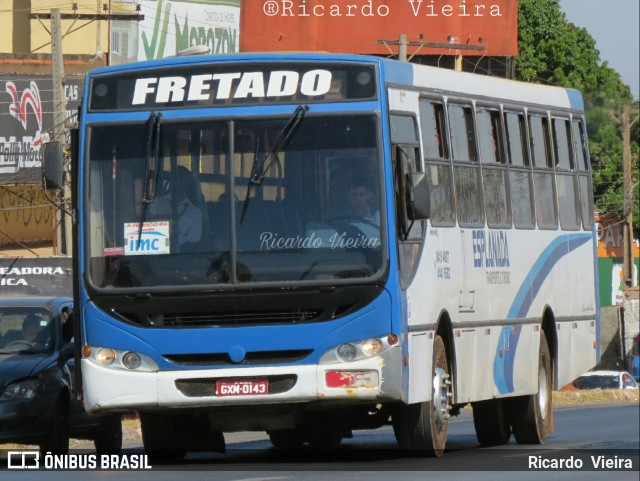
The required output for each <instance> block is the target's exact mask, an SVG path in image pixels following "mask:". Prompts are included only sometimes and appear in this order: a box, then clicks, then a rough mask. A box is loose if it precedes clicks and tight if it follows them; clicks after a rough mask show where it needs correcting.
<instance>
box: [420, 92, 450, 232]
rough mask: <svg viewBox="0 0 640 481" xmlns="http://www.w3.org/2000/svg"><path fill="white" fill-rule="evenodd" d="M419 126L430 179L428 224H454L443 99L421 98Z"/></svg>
mask: <svg viewBox="0 0 640 481" xmlns="http://www.w3.org/2000/svg"><path fill="white" fill-rule="evenodd" d="M420 128H421V130H422V140H423V142H422V143H423V146H424V161H425V164H426V174H427V179H428V182H429V200H430V204H431V215H430V220H431V224H432V225H437V226H443V225H453V224H454V223H455V220H456V217H455V211H454V208H453V179H452V175H451V162H450V160H449V143H448V139H447V134H446V127H445V114H444V105H443V104H442V102H439V101H435V100H431V99H420Z"/></svg>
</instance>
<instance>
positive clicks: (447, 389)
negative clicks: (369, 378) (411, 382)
mask: <svg viewBox="0 0 640 481" xmlns="http://www.w3.org/2000/svg"><path fill="white" fill-rule="evenodd" d="M431 386H432V393H431V400H429V401H425V402H421V403H416V404H400V405H399V406H398V410H397V412H396V414H395V415H394V416H393V431H394V433H395V436H396V440H397V441H398V444H400V446H401V447H403V448H405V449H411V450H416V451H417V452H418V453H419V454H422V455H427V456H435V457H440V456H442V455H443V454H444V448H445V444H446V442H447V432H448V430H449V417H450V411H451V379H450V374H449V364H448V362H447V353H446V350H445V347H444V342H443V340H442V337H440V336H436V338H435V339H434V341H433V358H432V363H431Z"/></svg>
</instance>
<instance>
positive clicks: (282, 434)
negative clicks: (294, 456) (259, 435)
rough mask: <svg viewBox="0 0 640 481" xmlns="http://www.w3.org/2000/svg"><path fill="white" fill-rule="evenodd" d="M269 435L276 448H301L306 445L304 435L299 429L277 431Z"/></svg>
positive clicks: (270, 432)
mask: <svg viewBox="0 0 640 481" xmlns="http://www.w3.org/2000/svg"><path fill="white" fill-rule="evenodd" d="M267 434H268V435H269V439H270V440H271V444H273V446H274V447H276V448H287V449H292V448H300V447H302V445H303V444H304V433H302V432H301V431H300V430H299V429H277V430H275V431H269V432H268V433H267Z"/></svg>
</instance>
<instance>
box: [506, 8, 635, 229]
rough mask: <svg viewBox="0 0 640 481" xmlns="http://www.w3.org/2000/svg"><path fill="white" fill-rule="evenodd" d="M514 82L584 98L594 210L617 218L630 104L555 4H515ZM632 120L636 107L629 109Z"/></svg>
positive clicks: (585, 36) (583, 34) (591, 45)
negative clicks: (624, 110) (624, 120)
mask: <svg viewBox="0 0 640 481" xmlns="http://www.w3.org/2000/svg"><path fill="white" fill-rule="evenodd" d="M518 8H519V12H518V22H519V25H518V30H519V33H518V50H519V54H518V57H517V58H516V62H515V66H516V78H517V79H518V80H524V81H527V82H537V83H544V84H550V85H558V86H561V87H567V88H575V89H578V90H580V91H582V92H583V94H584V98H585V106H586V115H587V128H588V134H589V149H590V153H591V164H592V167H593V183H594V197H595V202H596V210H598V211H600V212H602V213H604V214H613V215H618V216H620V215H622V213H623V175H622V173H623V168H622V125H621V115H620V112H621V106H622V105H624V104H631V103H632V95H631V92H630V90H629V87H628V86H626V85H624V84H623V82H622V80H621V78H620V74H619V73H618V72H617V71H615V70H614V69H612V68H611V67H609V65H608V63H607V62H603V61H601V60H600V52H599V51H598V50H597V49H596V42H595V40H594V39H593V37H592V36H591V35H590V34H589V32H588V31H587V30H586V29H584V28H581V27H577V26H575V25H573V24H572V23H570V22H569V21H568V20H567V18H566V16H565V14H564V13H563V12H562V10H561V9H560V5H559V0H519V3H518ZM631 111H632V112H636V113H635V114H633V113H632V115H631V120H632V121H633V119H634V118H635V117H636V116H637V111H638V103H637V102H636V103H635V107H632V109H631ZM639 134H640V131H639V129H638V122H637V123H636V124H635V126H634V128H633V129H632V132H631V158H632V165H633V180H632V184H633V183H637V182H638V150H639V149H638V141H639ZM639 190H640V188H639V187H637V186H636V188H635V190H634V194H635V195H634V199H633V200H632V201H631V202H632V203H633V223H634V231H635V232H634V234H635V236H636V238H638V237H640V235H639V234H640V217H639V214H640V211H639V208H638V204H639V203H638V191H639Z"/></svg>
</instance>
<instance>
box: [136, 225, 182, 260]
mask: <svg viewBox="0 0 640 481" xmlns="http://www.w3.org/2000/svg"><path fill="white" fill-rule="evenodd" d="M170 247H171V242H170V237H169V221H158V222H145V223H144V224H143V225H142V232H141V231H140V224H139V223H138V222H126V223H125V224H124V255H126V256H131V255H158V254H169V253H170V252H171V249H170Z"/></svg>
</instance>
